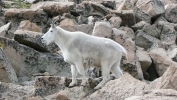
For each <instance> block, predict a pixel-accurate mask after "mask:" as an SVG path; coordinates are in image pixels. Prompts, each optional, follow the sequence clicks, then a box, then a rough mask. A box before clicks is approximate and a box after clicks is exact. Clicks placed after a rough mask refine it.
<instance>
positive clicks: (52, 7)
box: [31, 1, 74, 16]
mask: <svg viewBox="0 0 177 100" xmlns="http://www.w3.org/2000/svg"><path fill="white" fill-rule="evenodd" d="M73 7H74V3H73V2H51V1H48V2H39V3H37V4H33V5H32V6H31V9H43V10H44V12H46V13H47V14H48V15H50V16H57V15H62V14H63V13H68V12H70V10H72V9H73Z"/></svg>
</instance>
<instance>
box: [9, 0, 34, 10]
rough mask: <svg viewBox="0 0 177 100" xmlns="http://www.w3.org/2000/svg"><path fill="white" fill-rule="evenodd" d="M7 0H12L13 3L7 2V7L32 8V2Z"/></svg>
mask: <svg viewBox="0 0 177 100" xmlns="http://www.w3.org/2000/svg"><path fill="white" fill-rule="evenodd" d="M7 1H11V2H13V3H11V4H6V8H12V7H13V8H17V9H20V8H30V6H31V4H29V3H23V0H7Z"/></svg>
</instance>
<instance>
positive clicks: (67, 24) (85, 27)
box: [60, 19, 93, 35]
mask: <svg viewBox="0 0 177 100" xmlns="http://www.w3.org/2000/svg"><path fill="white" fill-rule="evenodd" d="M60 27H61V28H63V29H65V30H67V31H71V32H75V31H81V32H84V33H87V34H90V35H91V34H92V31H93V27H92V25H89V24H81V25H78V24H77V23H76V22H74V21H73V20H72V19H64V20H62V21H61V22H60Z"/></svg>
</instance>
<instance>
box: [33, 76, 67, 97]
mask: <svg viewBox="0 0 177 100" xmlns="http://www.w3.org/2000/svg"><path fill="white" fill-rule="evenodd" d="M65 80H66V78H64V77H57V76H40V77H37V78H36V79H35V84H34V87H35V91H34V96H47V95H51V94H54V93H56V92H58V91H60V90H63V89H64V88H65Z"/></svg>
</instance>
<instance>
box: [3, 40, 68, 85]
mask: <svg viewBox="0 0 177 100" xmlns="http://www.w3.org/2000/svg"><path fill="white" fill-rule="evenodd" d="M0 43H1V44H2V45H3V47H4V48H3V50H4V53H5V55H6V56H7V58H8V59H9V61H10V63H11V64H12V66H13V68H14V70H15V72H16V74H17V77H18V81H19V83H22V82H24V81H29V80H32V78H33V74H36V73H43V72H48V73H49V74H52V75H60V76H70V67H69V64H67V63H65V62H64V60H63V57H61V56H59V55H57V54H51V53H40V52H38V51H35V50H34V49H32V48H30V47H27V46H24V45H21V44H19V43H18V42H16V41H13V40H10V39H7V38H3V37H0Z"/></svg>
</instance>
